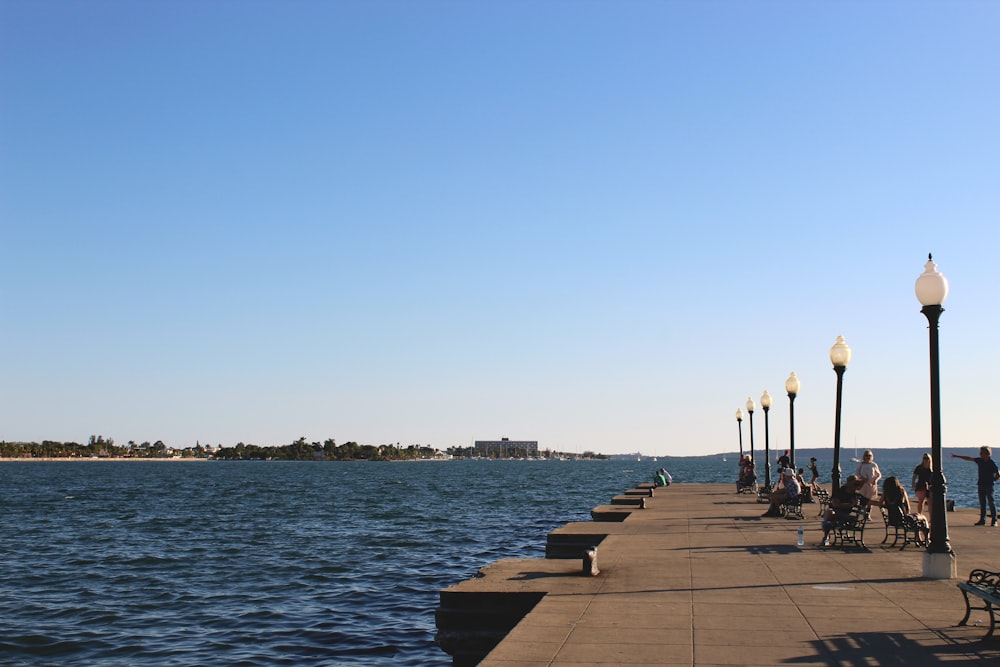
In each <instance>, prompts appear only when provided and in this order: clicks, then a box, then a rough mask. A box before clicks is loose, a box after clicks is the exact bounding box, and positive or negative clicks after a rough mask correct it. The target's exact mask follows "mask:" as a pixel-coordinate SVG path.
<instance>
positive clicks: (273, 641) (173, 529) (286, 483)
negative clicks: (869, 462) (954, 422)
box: [0, 457, 975, 667]
mask: <svg viewBox="0 0 1000 667" xmlns="http://www.w3.org/2000/svg"><path fill="white" fill-rule="evenodd" d="M877 460H878V458H877ZM665 461H666V464H667V466H668V468H669V469H670V470H671V472H672V473H674V476H675V480H676V481H678V482H680V481H692V482H729V481H731V478H732V477H733V476H734V472H733V466H735V461H729V462H728V463H727V462H723V461H721V457H714V458H713V457H699V458H697V459H674V460H670V461H667V460H661V461H660V462H659V463H652V462H643V463H637V462H634V461H633V462H624V461H616V462H599V461H595V462H587V461H559V462H555V461H553V462H527V461H498V462H489V461H451V462H414V463H372V462H358V463H324V462H315V463H313V462H204V461H198V462H152V461H77V462H9V463H0V509H2V517H3V518H2V524H0V525H2V540H0V559H2V564H3V568H4V573H3V579H2V581H3V583H2V591H3V595H2V596H0V664H3V665H18V666H20V665H23V666H26V667H27V666H31V667H37V666H39V665H53V666H60V667H67V666H71V665H95V664H100V665H107V666H111V665H122V666H125V665H129V666H138V665H147V666H153V665H156V666H160V665H185V666H187V665H196V664H197V665H227V666H230V665H245V666H248V667H253V666H258V665H294V666H309V665H376V664H389V663H392V664H394V665H434V664H437V665H448V664H450V658H449V656H447V655H446V654H445V653H443V652H442V651H441V650H440V649H438V648H437V647H436V646H435V645H434V632H435V627H434V610H435V609H436V607H437V603H438V592H439V591H440V590H441V589H442V588H445V587H447V586H449V585H451V584H454V583H457V582H458V581H461V580H463V579H466V578H469V577H470V576H472V575H473V574H474V573H475V572H476V570H478V569H479V568H480V567H482V566H483V565H486V564H488V563H491V562H493V561H495V560H497V559H499V558H524V557H543V556H544V550H545V536H546V534H547V533H548V532H549V531H551V530H552V529H554V528H556V527H558V526H561V525H563V524H565V523H567V522H570V521H585V520H589V518H590V516H589V512H590V509H591V508H592V507H594V506H595V505H600V504H605V503H607V502H609V501H610V498H611V497H612V496H614V495H617V494H619V493H621V492H622V491H623V490H625V489H628V488H631V487H632V486H634V485H635V483H637V482H639V481H646V480H649V479H651V474H652V471H653V470H654V469H655V467H657V466H658V465H660V464H663V463H664V462H665ZM850 465H851V464H850V463H849V461H848V462H845V466H850ZM913 465H916V461H912V463H911V461H910V460H909V458H906V459H903V460H900V461H899V462H898V463H897V464H896V467H898V468H899V469H900V471H905V472H906V473H907V474H908V471H909V470H912V467H913ZM892 466H893V464H892V462H891V461H888V460H884V462H883V473H884V474H900V475H902V474H904V473H903V472H897V471H895V469H894V468H893V467H892ZM956 467H957V466H955V464H952V470H953V471H954V473H957V475H958V477H960V487H959V488H960V489H964V487H966V486H967V480H965V477H968V476H971V479H972V494H974V487H975V476H974V475H975V473H974V471H975V466H974V465H971V464H969V465H968V470H966V469H965V468H958V470H955V468H956ZM821 469H822V468H821ZM954 473H953V475H954ZM965 473H968V475H966V474H965ZM951 481H952V483H953V486H955V484H954V482H955V480H954V479H953V480H951ZM962 493H963V491H961V490H959V495H958V498H959V501H958V504H959V505H960V506H961V505H962V504H963V502H962V499H963V498H964V496H962V495H961V494H962ZM950 497H953V498H954V497H956V496H955V495H954V494H952V495H951V496H950ZM965 504H971V503H968V502H967V503H965Z"/></svg>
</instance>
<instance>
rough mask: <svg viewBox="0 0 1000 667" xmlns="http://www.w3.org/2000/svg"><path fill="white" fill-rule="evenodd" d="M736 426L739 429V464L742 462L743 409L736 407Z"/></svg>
mask: <svg viewBox="0 0 1000 667" xmlns="http://www.w3.org/2000/svg"><path fill="white" fill-rule="evenodd" d="M736 428H737V429H739V431H740V464H741V465H742V462H743V411H742V410H740V409H739V408H736Z"/></svg>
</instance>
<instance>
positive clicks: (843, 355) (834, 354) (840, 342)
mask: <svg viewBox="0 0 1000 667" xmlns="http://www.w3.org/2000/svg"><path fill="white" fill-rule="evenodd" d="M830 361H831V362H833V371H834V372H835V373H836V374H837V412H836V416H835V417H834V422H833V474H832V475H831V476H830V479H831V480H832V481H831V484H832V486H833V489H832V490H831V493H836V492H837V489H839V488H840V398H841V396H842V394H843V389H844V371H846V370H847V364H849V363H851V348H849V347H848V346H847V343H846V342H845V341H844V337H843V336H837V342H835V343H834V344H833V347H831V348H830Z"/></svg>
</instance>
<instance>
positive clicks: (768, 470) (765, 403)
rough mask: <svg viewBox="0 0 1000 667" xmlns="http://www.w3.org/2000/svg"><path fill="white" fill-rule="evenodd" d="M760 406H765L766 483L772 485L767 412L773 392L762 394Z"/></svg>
mask: <svg viewBox="0 0 1000 667" xmlns="http://www.w3.org/2000/svg"><path fill="white" fill-rule="evenodd" d="M760 407H762V408H764V484H766V485H767V486H771V435H770V428H769V425H768V418H767V413H768V412H769V411H770V410H771V394H769V393H767V389H765V390H764V393H763V394H761V395H760Z"/></svg>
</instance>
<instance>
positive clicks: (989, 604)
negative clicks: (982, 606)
mask: <svg viewBox="0 0 1000 667" xmlns="http://www.w3.org/2000/svg"><path fill="white" fill-rule="evenodd" d="M986 611H988V612H990V631H989V632H987V633H986V636H985V637H983V639H991V638H992V637H993V630H994V629H995V628H996V623H997V619H996V617H995V616H993V603H992V602H990V601H989V600H987V601H986Z"/></svg>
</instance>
